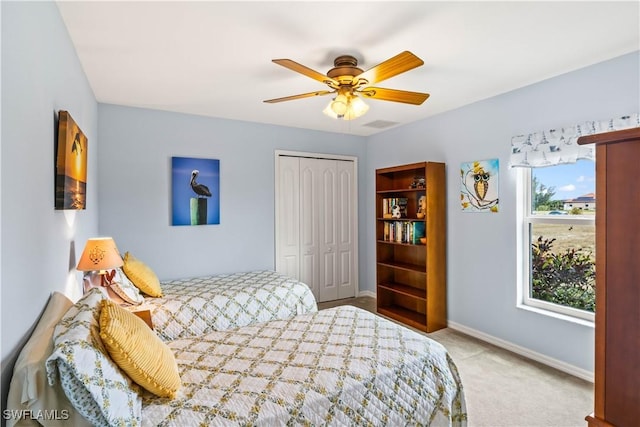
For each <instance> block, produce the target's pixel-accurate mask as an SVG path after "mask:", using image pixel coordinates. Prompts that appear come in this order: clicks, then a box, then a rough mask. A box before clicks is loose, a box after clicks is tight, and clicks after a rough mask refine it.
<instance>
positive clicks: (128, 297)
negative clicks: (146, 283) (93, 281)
mask: <svg viewBox="0 0 640 427" xmlns="http://www.w3.org/2000/svg"><path fill="white" fill-rule="evenodd" d="M109 289H110V290H111V291H113V292H114V293H115V294H116V295H117V296H118V297H120V299H121V300H122V301H123V302H124V303H127V304H133V305H139V304H142V303H143V302H144V297H143V296H142V294H141V293H140V289H138V288H137V287H136V286H135V285H134V284H133V283H132V282H131V280H129V278H128V277H127V275H126V274H124V271H122V268H121V267H118V268H116V274H115V276H113V280H112V281H111V286H110V287H109ZM110 296H111V294H110ZM111 300H113V301H114V302H115V303H117V304H120V302H119V301H117V300H116V299H115V298H113V297H112V298H111Z"/></svg>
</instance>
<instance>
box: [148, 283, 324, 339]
mask: <svg viewBox="0 0 640 427" xmlns="http://www.w3.org/2000/svg"><path fill="white" fill-rule="evenodd" d="M160 285H161V288H162V292H163V296H162V297H161V298H150V297H146V298H145V300H144V303H143V308H145V309H149V310H150V311H151V319H152V322H153V327H154V329H155V331H156V333H157V334H158V336H159V337H160V338H161V339H163V340H165V341H170V340H174V339H177V338H186V337H194V336H201V335H203V334H206V333H208V332H212V331H223V330H226V329H233V328H238V327H241V326H246V325H250V324H252V323H258V322H266V321H269V320H276V319H287V318H289V317H292V316H295V315H298V314H306V313H313V312H316V311H317V310H318V308H317V304H316V299H315V297H314V296H313V293H312V292H311V289H309V287H308V286H307V285H306V284H304V283H302V282H300V281H298V280H295V279H293V278H291V277H288V276H285V275H283V274H280V273H278V272H275V271H268V270H265V271H253V272H246V273H235V274H221V275H215V276H205V277H194V278H189V279H182V280H172V281H164V282H161V284H160Z"/></svg>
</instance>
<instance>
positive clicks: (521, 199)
mask: <svg viewBox="0 0 640 427" xmlns="http://www.w3.org/2000/svg"><path fill="white" fill-rule="evenodd" d="M551 167H553V166H551ZM518 169H519V172H518V181H519V182H518V187H519V188H520V191H518V192H517V194H518V197H517V199H518V206H519V208H518V226H519V232H518V239H517V240H518V261H519V262H518V265H519V266H521V267H520V268H521V271H519V272H518V276H519V280H518V306H519V307H521V308H533V309H535V311H538V310H540V311H541V312H543V313H545V314H549V315H554V316H556V317H561V318H565V319H567V320H578V319H580V320H582V321H587V322H593V321H594V313H591V312H589V311H585V310H579V309H577V308H573V307H567V306H563V305H560V304H555V303H551V302H547V301H543V300H539V299H536V298H532V297H531V296H530V294H531V236H530V230H531V227H530V224H536V223H538V224H573V225H576V224H577V225H594V224H595V217H594V218H588V217H579V216H576V215H566V216H560V215H558V216H553V217H551V216H547V215H544V216H543V215H532V214H531V212H532V209H531V200H532V198H531V169H530V168H518Z"/></svg>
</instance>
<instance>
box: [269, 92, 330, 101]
mask: <svg viewBox="0 0 640 427" xmlns="http://www.w3.org/2000/svg"><path fill="white" fill-rule="evenodd" d="M330 93H334V91H332V90H317V91H315V92H309V93H301V94H300V95H291V96H285V97H284V98H274V99H267V100H266V101H263V102H268V103H269V104H275V103H276V102H283V101H292V100H294V99H301V98H309V97H311V96H323V95H329V94H330Z"/></svg>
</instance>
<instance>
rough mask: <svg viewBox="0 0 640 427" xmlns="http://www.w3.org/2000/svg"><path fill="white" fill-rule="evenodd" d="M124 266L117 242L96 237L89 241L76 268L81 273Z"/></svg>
mask: <svg viewBox="0 0 640 427" xmlns="http://www.w3.org/2000/svg"><path fill="white" fill-rule="evenodd" d="M122 265H123V261H122V257H121V256H120V252H118V248H117V247H116V242H114V241H113V239H112V238H111V237H95V238H92V239H89V240H87V244H86V245H85V247H84V251H82V256H81V257H80V261H79V262H78V266H77V267H76V268H77V269H78V270H80V271H98V270H111V269H113V268H116V267H121V266H122Z"/></svg>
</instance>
